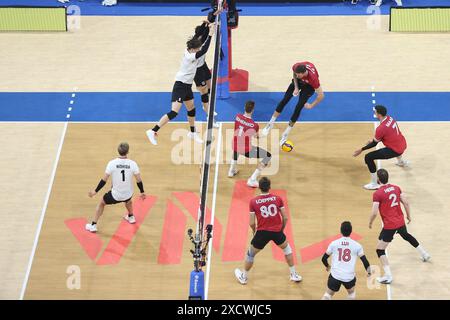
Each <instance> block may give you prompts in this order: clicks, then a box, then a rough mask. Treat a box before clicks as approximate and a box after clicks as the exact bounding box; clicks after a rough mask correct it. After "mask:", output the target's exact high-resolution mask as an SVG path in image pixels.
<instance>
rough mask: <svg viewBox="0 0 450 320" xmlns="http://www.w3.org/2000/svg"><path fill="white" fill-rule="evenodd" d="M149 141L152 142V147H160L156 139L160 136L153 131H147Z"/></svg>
mask: <svg viewBox="0 0 450 320" xmlns="http://www.w3.org/2000/svg"><path fill="white" fill-rule="evenodd" d="M146 134H147V137H148V140H150V142H151V143H152V145H154V146H157V145H158V141H156V137H157V136H158V134H157V133H156V132H155V131H153V130H151V129H150V130H147V131H146Z"/></svg>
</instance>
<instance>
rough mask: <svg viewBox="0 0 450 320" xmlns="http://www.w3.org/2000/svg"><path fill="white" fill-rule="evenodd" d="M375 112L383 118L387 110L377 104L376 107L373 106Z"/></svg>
mask: <svg viewBox="0 0 450 320" xmlns="http://www.w3.org/2000/svg"><path fill="white" fill-rule="evenodd" d="M375 111H376V112H377V113H378V114H381V115H382V116H383V117H384V116H385V115H387V109H386V107H385V106H382V105H381V104H378V105H376V106H375Z"/></svg>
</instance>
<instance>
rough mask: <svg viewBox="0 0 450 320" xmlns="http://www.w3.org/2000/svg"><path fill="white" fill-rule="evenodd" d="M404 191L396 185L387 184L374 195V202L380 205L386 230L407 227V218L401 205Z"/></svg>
mask: <svg viewBox="0 0 450 320" xmlns="http://www.w3.org/2000/svg"><path fill="white" fill-rule="evenodd" d="M401 194H402V190H400V188H399V187H398V186H396V185H393V184H386V185H384V186H381V187H380V189H378V190H377V191H375V193H374V194H373V202H379V203H380V207H379V210H380V215H381V219H382V220H383V225H384V226H383V228H384V229H389V230H393V229H398V228H400V227H403V226H404V225H405V218H404V217H403V211H402V207H401V204H400V195H401Z"/></svg>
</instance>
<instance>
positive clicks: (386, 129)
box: [375, 116, 406, 154]
mask: <svg viewBox="0 0 450 320" xmlns="http://www.w3.org/2000/svg"><path fill="white" fill-rule="evenodd" d="M375 139H376V140H378V141H381V142H383V144H384V145H385V146H386V147H387V148H389V149H392V150H394V151H395V152H397V153H398V154H402V153H403V152H404V151H405V150H406V139H405V137H404V136H403V134H402V133H401V131H400V128H399V127H398V124H397V121H395V120H394V118H392V117H390V116H387V117H386V118H384V120H383V121H381V123H380V125H379V126H378V127H377V129H376V130H375Z"/></svg>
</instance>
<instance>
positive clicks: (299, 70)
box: [294, 64, 306, 73]
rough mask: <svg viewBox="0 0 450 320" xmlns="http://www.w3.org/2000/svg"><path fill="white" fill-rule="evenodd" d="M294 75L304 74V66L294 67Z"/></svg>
mask: <svg viewBox="0 0 450 320" xmlns="http://www.w3.org/2000/svg"><path fill="white" fill-rule="evenodd" d="M294 71H295V73H305V72H306V66H305V65H304V64H299V65H298V66H296V67H295V70H294Z"/></svg>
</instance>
